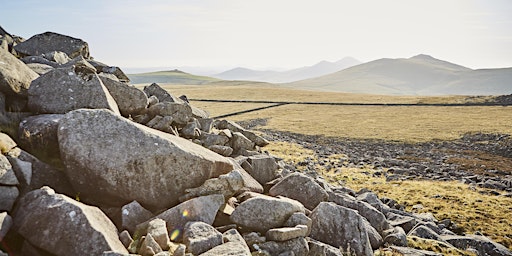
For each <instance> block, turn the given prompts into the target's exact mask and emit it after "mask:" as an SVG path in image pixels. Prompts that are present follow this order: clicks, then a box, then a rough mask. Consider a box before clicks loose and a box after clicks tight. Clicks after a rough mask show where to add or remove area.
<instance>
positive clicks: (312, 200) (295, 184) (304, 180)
mask: <svg viewBox="0 0 512 256" xmlns="http://www.w3.org/2000/svg"><path fill="white" fill-rule="evenodd" d="M249 159H251V158H249ZM269 195H271V196H278V195H280V196H285V197H288V198H291V199H295V200H297V201H299V202H301V203H302V204H303V205H304V206H305V207H306V208H307V209H309V210H313V209H315V207H316V206H317V205H318V204H319V203H321V202H324V201H327V199H328V198H329V195H328V194H327V192H325V190H324V189H323V188H322V187H321V186H320V185H318V183H316V182H315V180H314V179H313V178H311V177H309V176H306V175H305V174H302V173H298V172H297V173H292V174H289V175H287V176H286V177H285V178H284V179H282V180H281V181H279V182H278V183H277V184H276V185H274V186H273V187H272V188H270V190H269Z"/></svg>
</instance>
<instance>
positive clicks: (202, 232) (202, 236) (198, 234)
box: [183, 221, 222, 255]
mask: <svg viewBox="0 0 512 256" xmlns="http://www.w3.org/2000/svg"><path fill="white" fill-rule="evenodd" d="M184 231H185V232H184V234H183V242H184V244H185V245H186V246H187V251H188V252H190V253H192V254H193V255H199V254H201V253H204V252H206V251H208V250H210V249H212V248H214V247H216V246H218V245H221V244H222V234H221V233H220V232H219V231H217V230H216V229H215V228H214V227H212V226H211V225H208V224H206V223H204V222H200V221H191V222H188V223H187V224H186V225H185V229H184Z"/></svg>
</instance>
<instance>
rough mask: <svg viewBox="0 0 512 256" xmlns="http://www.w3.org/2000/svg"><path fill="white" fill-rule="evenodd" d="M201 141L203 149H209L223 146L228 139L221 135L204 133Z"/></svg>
mask: <svg viewBox="0 0 512 256" xmlns="http://www.w3.org/2000/svg"><path fill="white" fill-rule="evenodd" d="M201 141H202V142H203V145H204V146H205V147H211V146H214V145H219V146H225V145H226V144H227V143H228V142H229V138H228V137H227V136H225V135H221V134H208V133H204V135H203V137H202V138H201Z"/></svg>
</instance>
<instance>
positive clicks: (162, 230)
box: [147, 219, 171, 250]
mask: <svg viewBox="0 0 512 256" xmlns="http://www.w3.org/2000/svg"><path fill="white" fill-rule="evenodd" d="M147 233H148V235H151V236H152V237H153V238H154V239H155V241H156V242H157V243H158V245H159V246H160V248H162V250H169V243H170V242H171V240H169V233H168V232H167V227H166V224H165V221H164V220H162V219H153V220H151V221H149V223H148V228H147Z"/></svg>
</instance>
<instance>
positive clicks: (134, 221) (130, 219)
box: [121, 201, 153, 234]
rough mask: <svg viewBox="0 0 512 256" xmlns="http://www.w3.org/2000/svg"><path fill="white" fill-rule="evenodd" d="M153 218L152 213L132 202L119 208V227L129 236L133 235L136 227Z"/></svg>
mask: <svg viewBox="0 0 512 256" xmlns="http://www.w3.org/2000/svg"><path fill="white" fill-rule="evenodd" d="M152 217H153V213H151V212H150V211H148V210H146V209H145V208H144V207H142V205H140V204H139V202H137V201H132V202H130V203H129V204H126V205H124V206H123V207H122V208H121V226H122V227H123V228H124V229H126V230H128V231H129V232H130V234H135V230H136V229H137V225H139V224H140V223H143V222H145V221H147V220H149V219H151V218H152Z"/></svg>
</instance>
